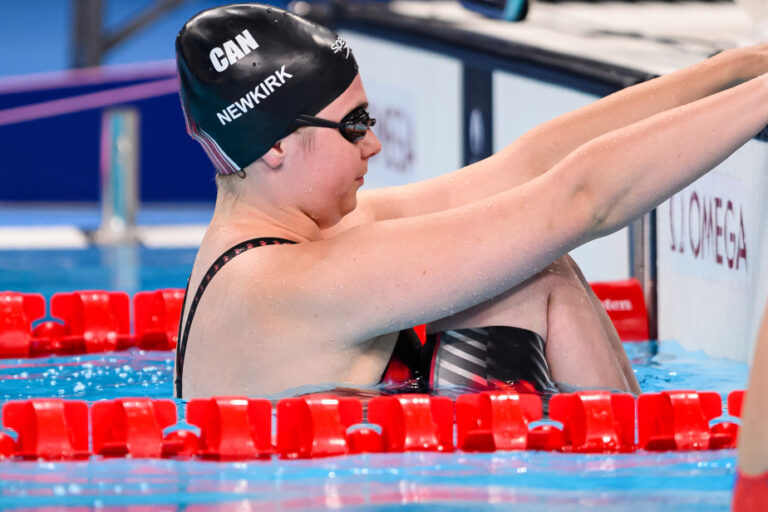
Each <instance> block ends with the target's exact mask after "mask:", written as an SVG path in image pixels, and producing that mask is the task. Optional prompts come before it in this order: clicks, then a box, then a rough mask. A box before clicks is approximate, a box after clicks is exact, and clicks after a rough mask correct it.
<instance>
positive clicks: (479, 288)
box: [272, 75, 768, 339]
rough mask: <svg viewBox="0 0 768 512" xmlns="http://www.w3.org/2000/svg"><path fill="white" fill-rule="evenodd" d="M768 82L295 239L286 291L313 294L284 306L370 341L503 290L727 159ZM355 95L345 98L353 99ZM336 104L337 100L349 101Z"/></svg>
mask: <svg viewBox="0 0 768 512" xmlns="http://www.w3.org/2000/svg"><path fill="white" fill-rule="evenodd" d="M767 82H768V77H766V76H765V75H762V76H760V77H758V78H756V79H753V80H750V81H748V82H746V83H743V84H740V85H738V86H735V87H733V88H730V89H728V90H726V91H722V92H719V93H717V94H714V95H711V96H709V97H707V98H704V99H701V100H698V101H695V102H693V103H689V104H687V105H684V106H682V107H678V108H676V109H672V110H670V111H667V112H663V113H660V114H657V115H654V116H651V117H649V118H647V119H644V120H642V121H640V122H638V123H635V124H631V125H629V126H626V127H623V128H621V129H619V130H614V131H612V132H609V133H607V134H605V135H602V136H600V137H598V138H596V139H593V140H591V141H590V142H588V143H586V144H584V145H583V146H581V147H579V148H578V149H577V150H575V151H573V152H572V153H571V154H569V155H568V156H567V157H566V158H564V159H563V160H562V161H561V162H560V163H559V164H558V165H556V166H555V167H554V168H553V169H552V170H551V171H550V172H547V173H544V174H543V175H541V176H539V177H538V178H536V179H534V180H531V181H530V182H528V183H526V184H525V185H522V186H519V187H516V188H514V189H512V190H509V191H507V192H504V193H501V194H497V195H495V196H491V197H489V198H487V199H486V200H484V201H479V202H474V203H470V204H468V205H465V206H462V207H459V208H454V209H450V210H447V211H445V212H439V213H433V214H428V215H424V216H420V217H411V218H404V219H397V220H392V221H386V222H379V223H373V224H369V225H364V226H359V227H357V228H353V229H350V230H347V231H345V232H343V233H341V234H339V235H338V236H336V237H334V238H332V239H329V240H324V241H319V242H316V243H312V244H309V246H307V247H303V248H301V249H299V248H298V247H296V248H293V247H292V248H290V249H291V250H292V252H293V253H294V254H293V256H292V257H291V258H290V259H289V260H288V262H287V263H285V264H284V263H281V267H280V268H275V269H274V270H273V271H274V272H280V274H281V275H282V276H283V277H285V278H286V279H287V280H288V282H289V283H290V286H287V287H281V289H282V290H286V292H284V293H292V292H287V290H297V289H301V290H302V293H301V296H300V297H295V296H292V297H291V300H290V302H291V304H292V308H293V309H292V311H291V312H283V313H284V314H288V315H295V316H296V318H319V319H320V324H318V325H317V327H320V325H321V324H323V323H325V324H326V325H327V326H328V329H329V330H330V329H331V328H333V329H334V330H336V331H338V330H339V328H340V326H343V327H342V328H341V329H342V330H343V329H348V330H349V332H348V333H347V334H348V335H350V336H352V337H354V338H358V337H359V339H364V338H365V337H366V336H368V337H369V336H371V335H373V334H375V333H382V332H391V331H393V330H396V329H400V328H404V327H407V326H410V325H416V324H420V323H423V322H426V321H430V320H434V319H435V318H440V317H443V316H446V315H448V314H450V313H452V312H455V311H458V310H461V309H464V308H467V307H469V306H471V305H473V304H476V303H479V302H481V301H483V300H485V299H488V298H490V297H494V296H495V295H497V294H499V293H500V292H502V291H504V290H508V289H509V288H510V287H511V286H513V285H514V284H516V283H520V282H521V281H523V280H524V279H526V278H527V277H529V276H531V275H532V274H533V273H534V272H536V271H538V270H540V269H541V268H543V267H544V266H545V265H547V264H549V263H551V262H552V261H553V260H555V259H556V258H557V257H559V256H560V255H562V254H563V253H565V252H566V251H568V250H570V249H572V248H573V247H575V246H577V245H579V244H581V243H583V242H585V241H587V240H589V239H592V238H595V237H598V236H602V235H604V234H606V233H609V232H611V231H613V230H616V229H619V228H620V227H622V226H624V225H625V224H626V223H628V222H629V221H631V220H632V219H634V218H636V217H637V216H639V215H641V214H642V213H644V212H646V211H648V210H649V209H651V208H653V207H654V206H656V205H657V204H658V203H660V202H661V201H663V200H664V199H665V198H666V197H668V196H669V195H671V194H672V193H674V192H676V191H678V190H680V189H681V188H683V187H685V186H686V185H688V184H689V183H691V182H692V181H694V180H695V179H697V178H698V177H700V176H701V175H703V174H704V173H706V172H707V171H709V170H710V169H712V168H713V167H714V166H716V165H717V164H718V163H720V162H721V161H722V160H724V159H725V158H726V157H727V156H728V155H730V154H731V153H732V152H733V151H735V150H736V149H737V148H738V147H739V146H741V145H742V144H744V143H745V142H746V141H748V140H749V139H750V138H751V137H753V136H754V135H755V134H756V133H757V132H759V131H760V130H761V129H762V128H763V127H764V126H765V124H766V122H768V83H767ZM348 93H350V91H349V90H348V91H347V92H345V95H347V94H348ZM345 95H342V96H341V97H340V98H339V99H338V100H337V101H338V102H340V103H344V102H345V101H346V102H349V101H350V98H345ZM335 105H336V102H334V103H333V104H331V106H330V107H329V109H331V110H332V109H333V108H338V109H339V110H343V107H335ZM363 143H365V141H363ZM293 249H296V250H295V251H293ZM286 252H287V251H286ZM350 275H353V276H354V277H353V278H350ZM331 291H332V292H331ZM272 292H273V293H275V294H279V293H280V289H275V290H272ZM404 297H405V299H404ZM331 326H332V327H331ZM338 334H339V335H343V334H342V333H338Z"/></svg>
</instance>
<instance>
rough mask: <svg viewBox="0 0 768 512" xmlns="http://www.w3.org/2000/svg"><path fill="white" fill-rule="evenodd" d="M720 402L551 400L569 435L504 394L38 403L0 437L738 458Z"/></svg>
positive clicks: (83, 449) (286, 450) (12, 446)
mask: <svg viewBox="0 0 768 512" xmlns="http://www.w3.org/2000/svg"><path fill="white" fill-rule="evenodd" d="M743 397H744V392H743V391H734V392H732V393H731V394H730V395H729V397H728V404H729V413H730V414H731V415H732V416H738V414H739V413H740V407H739V405H740V403H741V402H742V401H743ZM719 398H720V397H719V395H718V394H717V393H710V392H696V391H664V392H662V393H648V394H644V395H641V396H640V397H639V398H638V399H637V400H635V398H634V397H633V396H632V395H628V394H617V393H609V392H607V391H589V392H577V393H569V394H560V395H555V396H554V397H552V399H551V400H550V402H549V418H550V419H552V420H556V421H558V422H560V423H561V424H562V428H559V427H558V426H556V425H555V424H540V425H537V426H534V425H532V424H533V423H534V422H538V421H539V420H541V419H542V417H543V414H542V402H541V400H540V398H539V397H538V396H537V395H519V394H515V393H509V392H506V391H485V392H482V393H476V394H469V395H461V396H459V397H458V398H457V399H456V401H455V402H454V401H453V400H451V399H450V398H448V397H435V396H428V395H419V394H409V395H395V396H381V397H376V398H373V399H371V400H370V401H368V403H367V417H366V416H365V415H364V410H363V402H361V401H360V400H358V399H356V398H351V397H336V396H332V395H325V394H323V395H308V396H304V397H296V398H286V399H282V400H280V401H278V402H277V404H276V407H275V408H274V410H273V407H272V404H271V402H270V401H269V400H266V399H259V398H245V397H212V398H204V399H192V400H190V401H189V402H188V403H187V405H186V418H185V420H186V425H184V424H179V421H178V420H179V418H178V414H177V408H176V404H175V403H174V402H173V401H172V400H159V399H157V400H156V399H149V398H143V397H138V398H119V399H116V400H109V401H102V402H96V403H94V404H93V405H91V406H90V408H89V407H88V405H87V404H86V402H84V401H78V400H62V399H56V398H36V399H30V400H17V401H11V402H7V403H6V404H4V405H3V408H2V425H3V427H4V428H5V429H7V430H8V431H11V432H8V431H6V432H0V458H3V457H6V458H7V457H11V458H15V459H44V460H77V459H82V458H86V457H89V456H91V455H97V456H103V457H134V458H161V457H164V458H168V457H177V458H179V457H181V458H188V457H196V458H199V459H206V460H219V461H230V460H258V459H269V458H272V457H273V456H277V457H280V458H283V459H306V458H316V457H329V456H339V455H348V454H357V453H379V452H387V453H393V452H413V451H431V452H452V451H454V450H456V449H458V450H462V451H465V452H492V451H497V450H545V451H554V452H564V453H627V452H635V451H637V450H646V451H672V450H712V449H723V448H733V447H735V446H736V439H737V435H738V428H739V427H738V424H736V423H732V422H729V421H721V422H716V423H715V422H713V421H712V420H714V419H715V418H717V417H719V416H721V414H722V410H721V402H720V399H719ZM273 413H274V414H275V416H276V427H277V431H276V432H275V435H273V432H272V420H273ZM636 415H637V416H636ZM635 417H637V421H635ZM190 425H191V426H192V427H193V428H194V429H196V430H193V429H190V427H189V426H190ZM710 425H711V426H710ZM89 428H90V431H91V435H90V439H89ZM454 430H455V431H454ZM636 432H637V441H636V440H635V438H636V436H635V434H636ZM454 434H455V438H454ZM454 439H455V440H456V444H455V445H454ZM89 441H90V442H89Z"/></svg>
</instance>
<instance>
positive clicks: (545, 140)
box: [337, 44, 768, 231]
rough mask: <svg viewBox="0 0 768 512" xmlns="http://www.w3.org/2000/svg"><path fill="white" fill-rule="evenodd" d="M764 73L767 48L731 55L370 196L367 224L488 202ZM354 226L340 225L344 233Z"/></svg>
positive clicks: (365, 202)
mask: <svg viewBox="0 0 768 512" xmlns="http://www.w3.org/2000/svg"><path fill="white" fill-rule="evenodd" d="M765 72H768V44H761V45H757V46H751V47H744V48H734V49H730V50H725V51H723V52H721V53H719V54H717V55H715V56H714V57H711V58H709V59H707V60H705V61H703V62H699V63H697V64H694V65H692V66H689V67H686V68H684V69H681V70H678V71H675V72H673V73H670V74H667V75H663V76H660V77H657V78H654V79H652V80H649V81H647V82H643V83H640V84H637V85H634V86H631V87H628V88H626V89H622V90H620V91H618V92H615V93H613V94H611V95H609V96H606V97H605V98H602V99H600V100H597V101H595V102H593V103H591V104H589V105H586V106H584V107H582V108H579V109H577V110H574V111H572V112H569V113H567V114H563V115H561V116H558V117H557V118H555V119H553V120H551V121H547V122H545V123H543V124H541V125H539V126H537V127H535V128H533V129H532V130H530V131H529V132H527V133H525V134H524V135H522V136H521V137H520V138H518V139H517V140H515V141H513V142H512V143H510V144H509V145H508V146H507V147H506V148H504V149H503V150H501V151H500V152H499V153H497V154H495V155H493V156H491V157H489V158H487V159H485V160H483V161H481V162H478V163H476V164H473V165H470V166H467V167H465V168H463V169H460V170H459V171H455V172H453V173H450V174H446V175H443V176H439V177H437V178H434V179H431V180H426V181H423V182H419V183H414V184H409V185H405V186H401V187H391V188H387V189H379V190H373V191H369V192H364V193H362V194H361V197H360V213H359V215H366V216H367V217H366V218H367V219H368V220H372V219H376V220H384V219H392V218H399V217H408V216H412V215H420V214H424V213H430V212H433V211H440V210H445V209H448V208H454V207H456V206H460V205H462V204H467V203H470V202H472V201H477V200H480V199H484V198H485V197H488V196H491V195H494V194H497V193H499V192H502V191H504V190H507V189H509V188H512V187H515V186H518V185H520V184H522V183H525V182H527V181H529V180H531V179H533V178H535V177H537V176H539V175H540V174H542V173H544V172H546V171H547V170H549V169H551V168H552V167H554V166H555V165H557V164H558V163H559V162H560V161H561V160H562V159H563V158H565V157H566V156H567V155H568V154H569V153H570V152H571V151H573V150H574V149H576V148H578V147H579V146H581V145H583V144H585V143H587V142H589V141H590V140H592V139H594V138H596V137H599V136H601V135H604V134H606V133H608V132H610V131H613V130H617V129H619V128H622V127H624V126H627V125H629V124H631V123H636V122H638V121H641V120H643V119H646V118H648V117H650V116H652V115H654V114H657V113H659V112H663V111H665V110H669V109H671V108H675V107H679V106H681V105H685V104H687V103H690V102H692V101H695V100H698V99H701V98H704V97H706V96H709V95H711V94H714V93H716V92H719V91H722V90H725V89H727V88H729V87H732V86H734V85H736V84H739V83H742V82H744V81H746V80H749V79H752V78H754V77H756V76H759V75H760V74H762V73H765ZM366 209H370V210H371V211H366ZM356 221H357V219H354V218H350V219H347V220H346V223H347V224H348V226H350V225H352V223H355V222H356ZM358 222H359V221H358ZM348 226H340V227H339V228H337V231H341V230H343V228H345V227H348Z"/></svg>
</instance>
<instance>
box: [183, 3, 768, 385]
mask: <svg viewBox="0 0 768 512" xmlns="http://www.w3.org/2000/svg"><path fill="white" fill-rule="evenodd" d="M176 50H177V63H178V70H179V79H180V95H181V102H182V107H183V110H184V114H185V117H186V121H187V128H188V131H189V133H190V134H191V135H192V136H193V137H195V138H196V139H197V140H198V141H199V142H200V143H201V144H202V145H203V148H204V149H205V150H206V152H207V154H208V155H209V157H210V158H211V160H212V162H213V164H214V166H215V167H216V170H217V173H218V175H217V177H216V183H217V186H218V195H217V198H216V206H215V209H214V213H213V217H212V219H211V223H210V226H209V227H208V229H207V231H206V233H205V236H204V238H203V240H202V243H201V246H200V250H199V252H198V254H197V257H196V259H195V263H194V266H193V269H192V273H191V276H190V280H189V284H188V294H187V300H186V301H185V306H184V310H183V315H182V321H181V325H180V336H179V347H178V352H177V363H176V393H177V395H178V396H180V397H184V398H190V397H199V396H210V395H217V394H218V395H221V394H236V395H249V396H265V395H273V394H278V393H284V392H286V391H287V390H292V389H296V388H300V387H302V386H313V385H314V386H323V385H326V384H327V383H343V384H344V385H350V386H371V385H375V384H376V383H378V382H379V381H380V379H381V378H382V375H383V374H384V372H385V370H386V369H387V367H388V365H389V364H390V362H391V360H392V356H393V352H396V353H401V352H406V353H410V354H411V355H413V354H414V352H415V351H416V350H415V349H413V348H410V349H404V350H401V349H402V348H403V347H406V348H407V347H408V346H409V345H411V347H412V345H413V339H414V338H413V336H412V331H410V330H409V328H410V327H411V326H414V325H421V324H428V331H429V333H430V335H431V340H430V341H431V342H430V344H428V345H429V346H430V347H431V352H425V354H426V357H424V354H422V359H424V360H426V361H427V364H422V365H421V366H420V368H421V370H422V373H427V374H428V375H427V376H426V377H427V378H428V380H429V381H430V382H431V383H432V384H433V385H436V386H440V385H462V386H463V385H465V384H466V383H470V384H472V383H474V384H477V387H478V388H483V386H485V385H492V384H494V382H495V381H500V382H502V383H504V382H506V383H509V382H510V381H511V380H514V379H515V378H519V379H520V380H526V381H528V382H531V383H532V384H533V385H534V387H536V388H537V389H539V390H544V389H549V388H551V387H552V386H555V385H556V386H575V387H586V388H604V389H605V388H607V389H613V390H622V391H630V392H633V393H639V391H640V389H639V386H638V383H637V380H636V379H635V376H634V374H633V372H632V369H631V367H630V364H629V361H628V359H627V356H626V354H625V353H624V350H623V347H622V345H621V342H620V341H619V338H618V336H617V334H616V331H615V330H614V328H613V326H612V325H611V322H610V320H609V319H608V317H607V315H606V314H605V312H604V310H603V308H602V306H601V304H600V302H599V301H598V300H597V299H596V298H595V296H594V294H593V293H592V292H591V290H590V287H589V285H588V284H587V283H586V281H585V280H584V277H583V276H582V274H581V272H580V271H579V269H578V267H577V266H576V265H575V263H574V262H573V261H572V260H571V259H570V258H569V257H568V255H567V253H568V251H569V250H571V249H573V248H575V247H577V246H579V245H581V244H583V243H585V242H587V241H589V240H592V239H594V238H598V237H600V236H603V235H606V234H608V233H611V232H613V231H615V230H618V229H620V228H621V227H623V226H625V225H626V224H628V223H629V222H630V221H632V220H633V219H635V218H637V217H638V216H640V215H642V214H643V213H645V212H647V211H648V210H650V209H651V208H653V207H655V206H656V205H658V204H659V203H660V202H661V201H663V200H664V199H665V198H667V197H669V196H670V195H671V194H673V193H674V192H676V191H678V190H680V189H682V188H683V187H685V186H686V185H688V184H689V183H691V182H693V181H694V180H695V179H697V178H698V177H700V176H701V175H703V174H704V173H706V172H707V171H709V170H710V169H712V168H713V167H714V166H716V165H717V164H718V163H720V162H721V161H722V160H724V159H725V158H726V157H727V156H728V155H730V154H731V153H732V152H733V151H735V150H736V149H737V148H738V147H740V146H741V145H742V144H744V143H745V142H746V141H748V140H749V139H750V138H752V137H753V136H754V135H755V134H756V133H758V132H759V131H760V129H762V128H763V127H764V126H765V125H766V123H767V122H768V76H763V73H765V72H767V71H768V45H764V46H757V47H753V48H742V49H733V50H727V51H724V52H722V53H721V54H719V55H717V56H714V57H712V58H710V59H708V60H706V61H704V62H702V63H700V64H697V65H694V66H691V67H689V68H686V69H683V70H680V71H677V72H675V73H672V74H669V75H666V76H662V77H659V78H656V79H654V80H651V81H649V82H646V83H642V84H638V85H635V86H633V87H630V88H628V89H625V90H622V91H619V92H617V93H615V94H612V95H610V96H608V97H606V98H603V99H600V100H598V101H596V102H595V103H593V104H591V105H589V106H586V107H584V108H581V109H579V110H576V111H574V112H571V113H569V114H566V115H564V116H561V117H559V118H556V119H554V120H552V121H549V122H547V123H545V124H542V125H541V126H539V127H537V128H535V129H533V130H531V131H530V132H529V133H527V134H525V135H523V136H522V137H520V138H519V139H518V140H515V141H513V142H512V143H511V144H509V145H508V146H507V147H506V148H504V149H503V150H502V151H500V152H499V153H497V154H495V155H493V156H491V157H489V158H487V159H485V160H483V161H481V162H478V163H475V164H473V165H470V166H468V167H465V168H463V169H459V170H458V171H454V172H452V173H448V174H445V175H442V176H440V177H437V178H434V179H431V180H427V181H423V182H418V183H413V184H409V185H405V186H400V187H394V188H384V189H377V190H369V191H362V192H358V189H359V188H360V187H361V186H362V185H363V183H364V180H365V174H366V172H367V166H368V161H369V159H370V158H373V157H375V155H376V154H377V153H378V152H379V151H380V150H381V144H380V142H379V140H378V139H377V138H376V134H375V131H374V130H375V112H368V97H367V96H366V93H365V88H364V87H363V77H362V75H361V73H360V72H358V66H357V63H356V61H355V58H354V55H353V53H352V50H351V49H350V48H349V46H348V45H347V44H346V42H345V41H344V40H343V39H341V38H340V37H338V36H337V35H336V34H335V33H333V32H332V31H330V30H328V29H326V28H324V27H321V26H319V25H317V24H315V23H313V22H310V21H307V20H304V19H302V18H300V17H298V16H296V15H294V14H292V13H289V12H285V11H282V10H280V9H277V8H274V7H268V6H263V5H257V4H247V5H235V6H225V7H217V8H214V9H210V10H207V11H204V12H202V13H200V14H198V15H197V16H195V17H193V18H192V19H191V20H190V21H189V22H187V24H186V25H185V26H184V27H183V28H182V30H181V31H180V32H179V35H178V37H177V40H176ZM491 353H493V354H495V356H493V357H489V354H491ZM398 357H399V356H398ZM414 358H418V355H416V356H415V357H414ZM452 358H453V359H452ZM409 364H410V365H411V366H413V365H415V364H417V363H413V362H411V363H409Z"/></svg>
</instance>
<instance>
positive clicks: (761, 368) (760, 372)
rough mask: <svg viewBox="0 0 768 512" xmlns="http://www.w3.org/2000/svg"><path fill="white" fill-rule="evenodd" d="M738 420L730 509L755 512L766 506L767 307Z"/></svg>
mask: <svg viewBox="0 0 768 512" xmlns="http://www.w3.org/2000/svg"><path fill="white" fill-rule="evenodd" d="M741 421H742V425H741V428H740V429H739V443H738V444H739V465H738V468H739V472H738V477H737V480H736V488H735V490H734V496H733V510H734V512H757V511H759V510H765V508H766V506H768V505H766V504H768V429H766V428H765V426H766V425H768V304H766V306H765V313H763V323H762V326H761V327H760V332H759V334H758V336H757V343H756V344H755V354H754V356H753V357H752V370H751V371H750V373H749V387H748V388H747V393H746V395H745V396H744V408H743V410H742V412H741Z"/></svg>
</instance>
